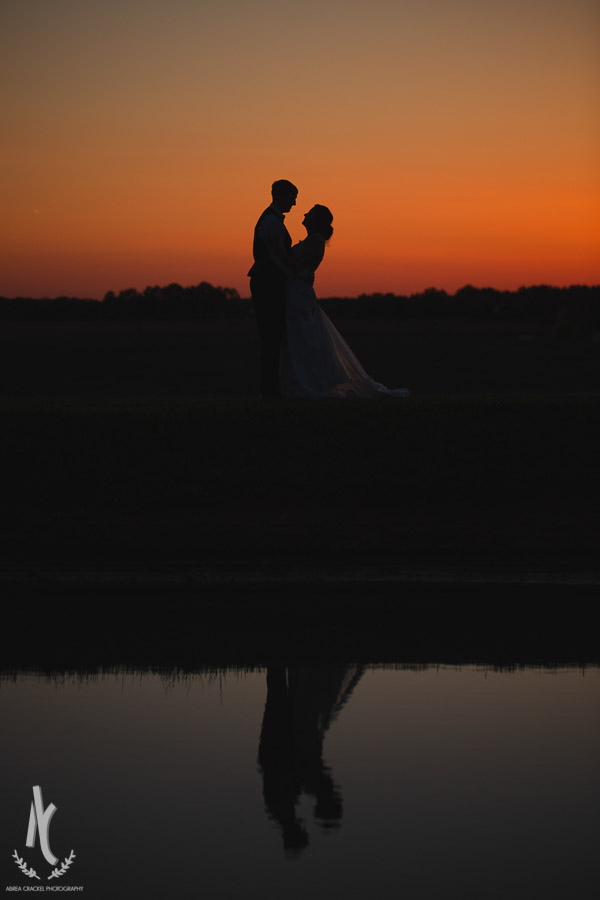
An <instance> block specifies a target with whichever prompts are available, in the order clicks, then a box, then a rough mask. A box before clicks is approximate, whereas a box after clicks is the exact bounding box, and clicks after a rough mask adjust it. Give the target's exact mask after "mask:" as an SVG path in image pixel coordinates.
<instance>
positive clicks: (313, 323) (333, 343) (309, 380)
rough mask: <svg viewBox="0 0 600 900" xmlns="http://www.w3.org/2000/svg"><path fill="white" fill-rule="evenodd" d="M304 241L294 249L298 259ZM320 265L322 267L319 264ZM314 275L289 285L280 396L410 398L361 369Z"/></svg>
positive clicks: (307, 273) (301, 276)
mask: <svg viewBox="0 0 600 900" xmlns="http://www.w3.org/2000/svg"><path fill="white" fill-rule="evenodd" d="M303 243H304V241H300V243H299V244H296V245H295V247H294V248H293V249H292V253H294V254H300V253H301V252H302V250H301V247H302V244H303ZM317 265H318V263H317ZM314 278H315V269H314V268H313V269H306V270H303V271H302V272H299V273H298V274H296V275H294V276H290V277H289V278H288V280H287V293H286V311H285V319H286V321H285V332H284V340H283V347H282V358H281V392H282V394H283V396H284V397H288V398H293V399H300V398H307V399H327V398H339V399H344V398H347V399H353V398H376V397H407V396H409V393H410V392H409V391H408V390H407V389H406V388H396V389H390V388H387V387H385V385H383V384H379V383H378V382H377V381H375V380H374V379H373V378H371V376H370V375H368V374H367V373H366V372H365V370H364V369H363V367H362V365H361V364H360V362H359V361H358V359H357V358H356V356H355V355H354V353H353V352H352V350H351V349H350V347H349V346H348V344H347V343H346V341H345V340H344V339H343V337H342V336H341V334H340V333H339V331H338V330H337V328H336V327H335V326H334V325H333V323H332V322H331V320H330V319H329V318H328V317H327V316H326V315H325V313H324V312H323V310H322V309H321V307H320V306H319V303H318V301H317V297H316V294H315V291H314V288H313V283H314Z"/></svg>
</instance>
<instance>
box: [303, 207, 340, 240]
mask: <svg viewBox="0 0 600 900" xmlns="http://www.w3.org/2000/svg"><path fill="white" fill-rule="evenodd" d="M332 222H333V216H332V214H331V211H330V210H329V209H327V207H326V206H321V205H320V204H319V203H317V204H316V205H315V206H313V208H312V209H311V210H309V211H308V212H307V213H306V215H305V216H304V220H303V222H302V224H303V225H304V227H305V228H306V230H307V231H308V233H309V234H321V235H322V236H323V237H324V239H325V240H326V241H328V240H329V238H330V237H331V235H332V234H333V228H332V227H331V223H332Z"/></svg>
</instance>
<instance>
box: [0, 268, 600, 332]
mask: <svg viewBox="0 0 600 900" xmlns="http://www.w3.org/2000/svg"><path fill="white" fill-rule="evenodd" d="M321 303H322V305H323V309H324V310H325V311H326V312H327V313H328V314H330V315H332V316H333V317H335V318H339V319H347V318H378V319H379V318H388V319H421V318H425V319H430V318H439V319H448V318H451V319H456V320H465V321H500V322H502V321H503V322H508V321H514V322H538V323H546V324H552V325H554V326H555V327H556V329H557V331H558V332H559V333H561V332H562V333H563V336H565V337H571V336H577V335H585V334H588V333H592V332H593V331H596V330H598V329H599V328H600V285H596V286H594V287H588V286H586V285H572V286H571V287H566V288H556V287H550V286H548V285H538V286H535V287H521V288H519V290H517V291H499V290H496V289H494V288H476V287H472V286H471V285H467V286H466V287H463V288H461V289H460V290H458V291H456V293H454V294H448V293H447V292H446V291H443V290H437V289H436V288H428V289H427V290H425V291H423V292H421V293H417V294H411V295H410V296H401V295H396V294H391V293H390V294H361V295H360V296H359V297H329V298H325V299H323V300H322V301H321ZM252 314H253V310H252V301H251V300H249V299H247V298H242V297H240V295H239V294H238V292H237V291H236V290H235V289H234V288H222V287H213V285H211V284H209V283H208V282H206V281H203V282H202V283H201V284H198V285H195V286H192V287H182V286H181V285H179V284H169V285H167V286H166V287H159V286H158V285H155V286H153V287H147V288H146V289H145V290H144V291H142V292H140V291H137V290H135V289H133V288H129V289H128V290H124V291H120V292H119V293H118V294H115V293H114V292H113V291H109V292H108V293H107V294H106V295H105V296H104V298H103V299H102V300H85V299H79V298H77V297H56V298H53V299H43V300H38V299H32V298H28V297H16V298H11V299H9V298H5V297H0V320H4V321H37V322H39V321H59V322H64V321H131V320H150V321H160V320H194V319H226V318H244V317H247V316H251V315H252Z"/></svg>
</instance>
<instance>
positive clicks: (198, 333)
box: [0, 319, 600, 398]
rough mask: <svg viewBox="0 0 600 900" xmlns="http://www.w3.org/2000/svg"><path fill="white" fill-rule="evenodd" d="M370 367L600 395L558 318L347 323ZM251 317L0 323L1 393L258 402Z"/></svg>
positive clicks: (424, 388) (400, 376) (401, 379)
mask: <svg viewBox="0 0 600 900" xmlns="http://www.w3.org/2000/svg"><path fill="white" fill-rule="evenodd" d="M336 324H337V325H338V326H339V328H340V330H341V332H342V334H343V335H344V337H346V339H347V340H348V342H349V343H350V345H351V347H352V348H353V350H354V351H355V352H356V354H357V356H358V357H359V359H360V360H361V361H362V363H363V365H364V366H365V368H366V369H367V371H368V372H369V373H370V374H371V375H373V377H374V378H376V379H377V380H378V381H382V382H383V383H384V384H387V385H388V386H390V387H403V386H407V387H409V388H410V389H411V391H412V393H413V394H415V395H418V396H421V395H425V394H435V395H456V394H516V393H526V394H527V393H551V394H556V393H576V392H583V393H595V392H598V391H600V343H593V342H592V340H591V339H587V340H560V339H558V338H557V337H556V336H555V329H554V328H553V327H552V326H550V325H539V324H535V323H533V324H531V325H527V324H526V323H522V322H521V323H510V322H498V323H487V322H456V321H450V320H435V319H427V320H414V319H413V320H393V319H391V320H390V319H387V320H386V319H380V320H376V319H371V320H342V321H339V322H336ZM257 354H258V343H257V337H256V327H255V325H254V322H253V321H252V320H251V319H230V320H221V321H201V322H198V321H194V322H169V321H165V322H114V323H112V322H92V323H78V322H56V323H51V322H49V323H42V322H22V323H20V322H3V323H0V367H1V369H0V373H1V377H0V396H3V397H10V398H13V397H59V398H64V397H85V398H91V397H105V398H106V397H112V398H117V397H118V398H125V397H127V398H133V397H148V398H157V397H160V398H184V397H185V398H201V397H202V398H217V397H218V398H221V397H223V398H225V397H227V398H253V397H256V395H257V392H258V378H257Z"/></svg>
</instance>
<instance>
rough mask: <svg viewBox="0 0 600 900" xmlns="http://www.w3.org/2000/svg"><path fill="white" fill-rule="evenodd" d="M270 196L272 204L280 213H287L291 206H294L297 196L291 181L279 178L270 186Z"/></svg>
mask: <svg viewBox="0 0 600 900" xmlns="http://www.w3.org/2000/svg"><path fill="white" fill-rule="evenodd" d="M271 196H272V197H273V203H274V204H275V206H276V207H277V209H279V210H281V212H282V213H286V212H289V211H290V209H291V208H292V206H295V205H296V197H297V196H298V188H297V187H296V185H295V184H292V182H291V181H287V180H286V179H285V178H281V179H280V180H279V181H274V182H273V184H272V185H271Z"/></svg>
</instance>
